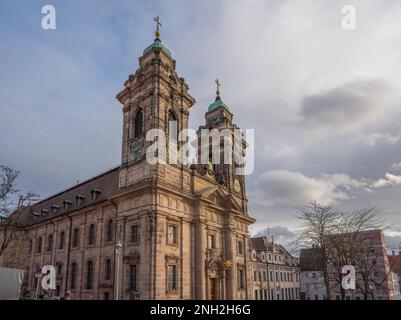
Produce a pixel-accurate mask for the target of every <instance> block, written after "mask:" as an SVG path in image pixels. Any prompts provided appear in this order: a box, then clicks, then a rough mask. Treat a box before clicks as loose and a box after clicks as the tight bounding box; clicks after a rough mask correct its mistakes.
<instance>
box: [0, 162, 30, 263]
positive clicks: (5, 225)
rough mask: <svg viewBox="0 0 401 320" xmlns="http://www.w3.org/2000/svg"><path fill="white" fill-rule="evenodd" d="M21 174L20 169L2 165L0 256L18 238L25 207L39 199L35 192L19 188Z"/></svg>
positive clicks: (0, 180) (0, 168)
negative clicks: (18, 180) (17, 182)
mask: <svg viewBox="0 0 401 320" xmlns="http://www.w3.org/2000/svg"><path fill="white" fill-rule="evenodd" d="M19 175H20V172H19V171H16V170H14V169H12V168H10V167H6V166H0V257H1V256H2V255H3V254H4V252H5V250H6V249H7V247H8V246H9V245H10V243H11V242H12V241H13V240H15V239H17V238H18V232H17V231H18V230H19V229H20V224H19V220H20V217H21V214H22V212H23V209H24V208H25V207H27V206H29V205H31V204H33V203H34V202H35V201H37V200H38V195H37V194H36V193H35V192H33V191H29V192H27V193H23V192H21V191H20V190H19V189H18V188H17V185H16V180H17V178H18V176H19Z"/></svg>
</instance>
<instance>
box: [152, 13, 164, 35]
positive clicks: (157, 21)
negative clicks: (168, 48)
mask: <svg viewBox="0 0 401 320" xmlns="http://www.w3.org/2000/svg"><path fill="white" fill-rule="evenodd" d="M153 20H155V22H156V31H155V35H156V38H160V29H159V26H160V27H161V26H162V24H161V22H160V19H159V16H157V17H156V18H153Z"/></svg>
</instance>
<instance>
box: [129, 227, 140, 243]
mask: <svg viewBox="0 0 401 320" xmlns="http://www.w3.org/2000/svg"><path fill="white" fill-rule="evenodd" d="M138 230H139V226H138V225H137V224H134V225H132V226H131V242H132V243H138V238H139V237H138Z"/></svg>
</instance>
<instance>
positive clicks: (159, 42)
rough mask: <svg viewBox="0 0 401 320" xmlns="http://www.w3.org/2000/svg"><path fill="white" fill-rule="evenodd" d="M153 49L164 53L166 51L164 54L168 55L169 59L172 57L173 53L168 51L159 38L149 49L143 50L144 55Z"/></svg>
mask: <svg viewBox="0 0 401 320" xmlns="http://www.w3.org/2000/svg"><path fill="white" fill-rule="evenodd" d="M152 48H158V49H160V50H162V51H164V53H166V54H167V55H168V56H169V57H171V52H170V50H169V49H167V48H166V47H165V46H164V45H163V44H162V42H161V40H160V39H159V38H156V39H155V41H153V43H152V44H151V45H150V46H149V47H147V48H146V49H145V50H143V54H145V53H147V52H149V51H150V50H152Z"/></svg>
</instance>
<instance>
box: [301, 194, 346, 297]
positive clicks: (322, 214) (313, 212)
mask: <svg viewBox="0 0 401 320" xmlns="http://www.w3.org/2000/svg"><path fill="white" fill-rule="evenodd" d="M298 210H299V214H298V215H297V218H298V219H299V220H301V221H302V223H301V229H300V230H299V232H298V236H297V239H296V240H295V243H296V245H297V246H298V247H303V248H310V247H313V248H321V249H322V248H325V247H326V240H327V235H329V234H332V233H333V232H335V230H337V223H338V221H339V219H340V217H341V215H342V214H341V213H340V212H339V211H337V210H335V209H333V208H331V207H328V206H322V205H320V204H319V203H317V202H311V203H310V204H309V205H307V206H304V207H301V208H299V209H298ZM316 254H317V256H316V257H315V259H316V261H317V264H318V265H319V267H320V268H321V270H322V272H323V277H324V282H325V285H326V288H327V289H328V288H329V287H330V278H329V272H328V256H327V253H326V251H325V250H323V249H322V250H316ZM327 298H328V299H329V300H330V298H331V295H330V290H327Z"/></svg>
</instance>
